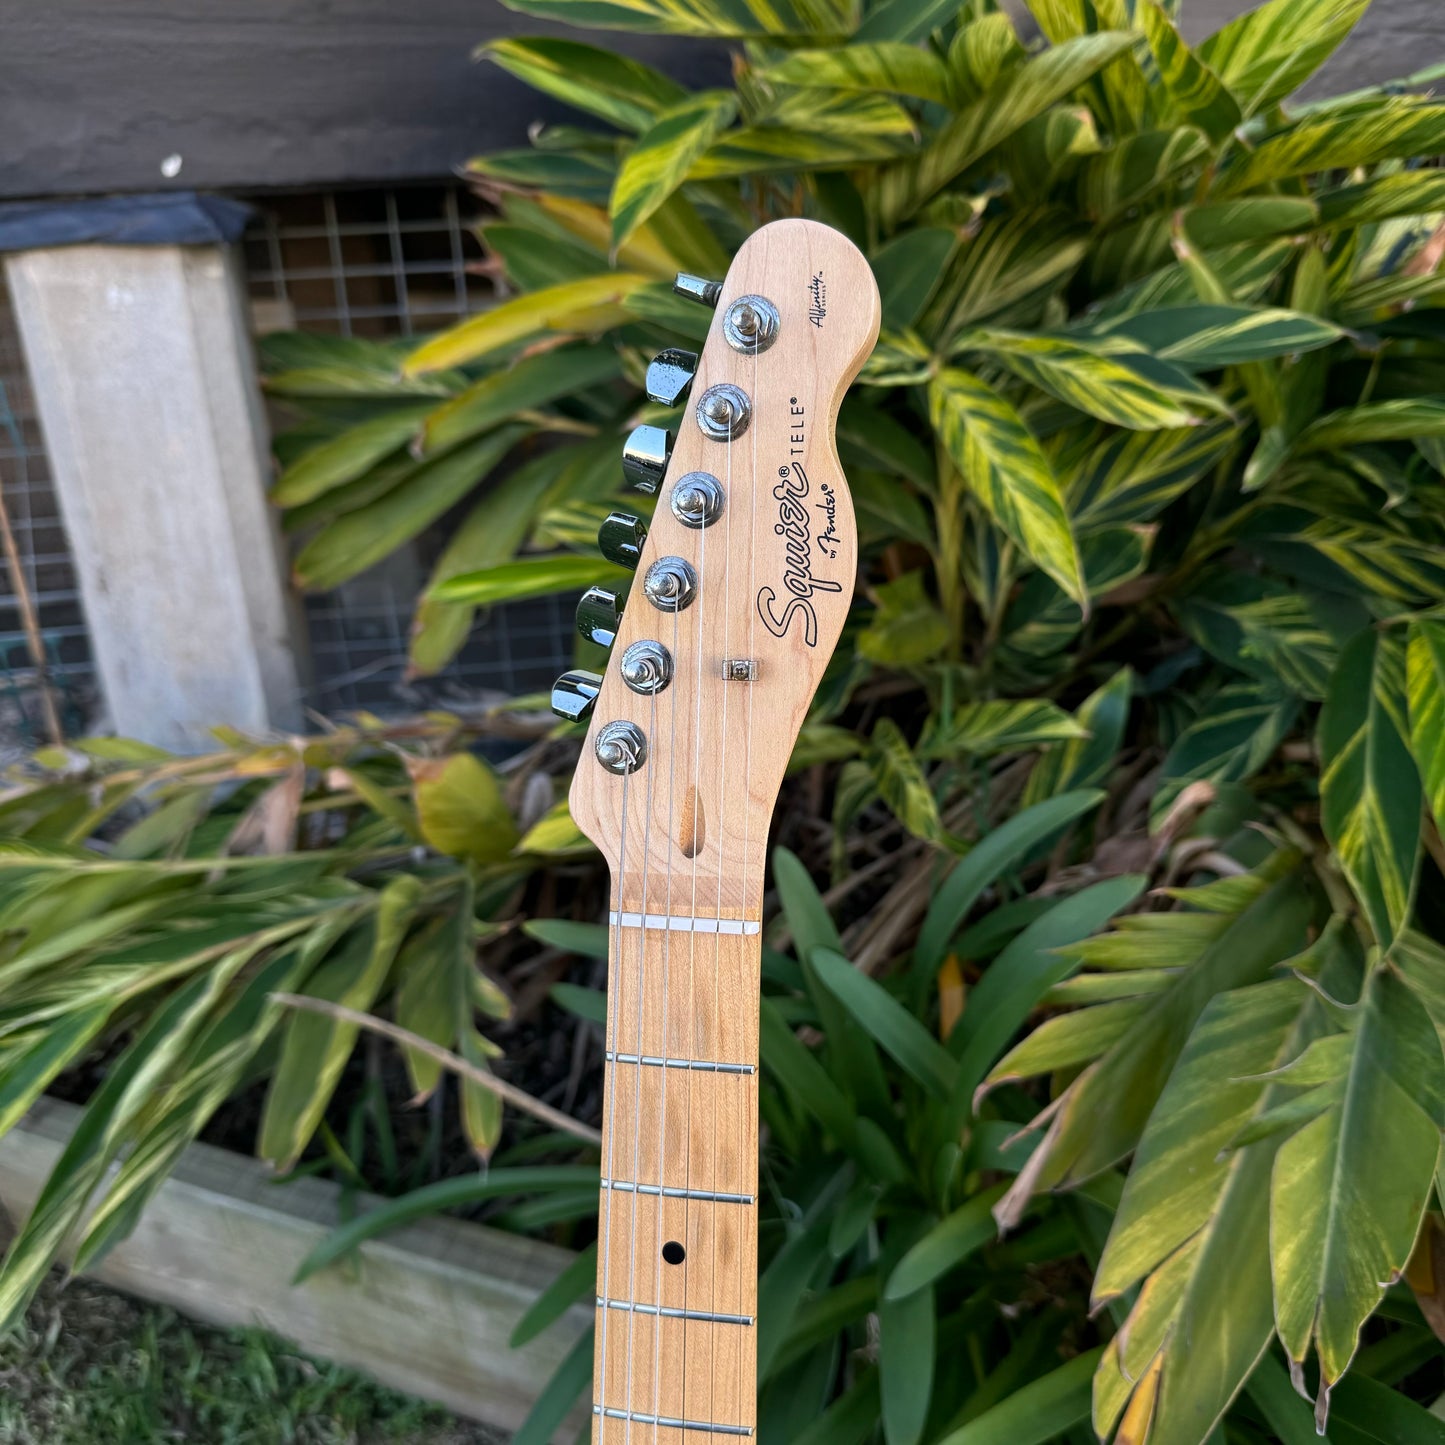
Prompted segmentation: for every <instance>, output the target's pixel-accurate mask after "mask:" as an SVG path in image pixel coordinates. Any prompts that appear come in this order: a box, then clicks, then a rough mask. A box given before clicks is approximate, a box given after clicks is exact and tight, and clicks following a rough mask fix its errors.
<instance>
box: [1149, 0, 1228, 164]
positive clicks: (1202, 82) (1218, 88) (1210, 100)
mask: <svg viewBox="0 0 1445 1445" xmlns="http://www.w3.org/2000/svg"><path fill="white" fill-rule="evenodd" d="M1136 13H1137V16H1138V19H1139V23H1140V26H1141V28H1142V29H1143V31H1144V34H1145V35H1146V36H1148V38H1149V49H1150V50H1151V51H1153V53H1154V63H1155V64H1156V65H1157V66H1158V67H1159V78H1160V79H1161V80H1162V81H1163V82H1164V88H1165V89H1166V90H1167V91H1168V92H1169V94H1170V97H1171V98H1172V99H1173V101H1174V108H1175V110H1176V111H1177V112H1178V114H1179V115H1180V116H1181V117H1182V118H1183V119H1184V120H1187V121H1190V122H1191V123H1192V124H1194V125H1197V126H1198V127H1199V129H1200V130H1202V131H1203V132H1204V133H1205V135H1207V136H1208V137H1209V138H1210V140H1212V141H1215V142H1219V141H1222V140H1223V139H1224V138H1225V137H1226V136H1227V135H1229V133H1230V132H1231V131H1232V130H1233V129H1234V128H1235V126H1237V125H1238V124H1239V123H1240V121H1241V120H1242V119H1243V116H1242V115H1241V113H1240V109H1239V105H1238V103H1237V102H1236V101H1235V99H1234V97H1233V96H1232V95H1230V93H1229V92H1228V91H1227V90H1226V89H1225V88H1224V85H1223V84H1222V82H1221V81H1220V79H1219V77H1218V76H1217V75H1216V74H1215V73H1214V72H1213V71H1212V70H1211V69H1210V68H1209V67H1208V66H1207V65H1206V64H1205V63H1204V62H1203V61H1202V60H1201V59H1200V58H1199V57H1198V56H1197V55H1195V54H1194V52H1193V51H1192V50H1190V48H1189V47H1188V45H1186V44H1185V43H1184V37H1183V36H1182V35H1180V33H1179V32H1178V30H1176V29H1175V28H1174V23H1173V21H1171V20H1170V18H1169V16H1168V15H1167V14H1165V12H1164V10H1163V8H1162V7H1161V6H1159V5H1158V4H1156V3H1155V0H1140V4H1139V8H1138V10H1137V12H1136Z"/></svg>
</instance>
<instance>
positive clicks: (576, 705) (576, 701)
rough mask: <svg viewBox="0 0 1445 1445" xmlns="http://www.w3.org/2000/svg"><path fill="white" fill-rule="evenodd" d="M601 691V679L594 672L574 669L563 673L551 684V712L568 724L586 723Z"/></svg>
mask: <svg viewBox="0 0 1445 1445" xmlns="http://www.w3.org/2000/svg"><path fill="white" fill-rule="evenodd" d="M601 691H602V679H601V677H599V676H598V675H597V673H595V672H583V671H582V670H581V669H576V670H574V671H572V672H564V673H563V674H562V676H561V677H559V678H558V679H557V681H556V682H554V683H553V684H552V711H553V712H554V713H556V714H557V716H558V717H560V718H566V719H567V721H568V722H586V721H587V719H588V718H589V717H591V716H592V709H593V708H594V707H595V706H596V704H597V694H598V693H599V692H601Z"/></svg>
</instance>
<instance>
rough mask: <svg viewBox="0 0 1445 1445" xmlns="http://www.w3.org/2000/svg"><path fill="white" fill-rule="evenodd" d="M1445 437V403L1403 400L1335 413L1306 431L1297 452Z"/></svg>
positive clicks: (1329, 414)
mask: <svg viewBox="0 0 1445 1445" xmlns="http://www.w3.org/2000/svg"><path fill="white" fill-rule="evenodd" d="M1438 436H1445V401H1434V400H1432V399H1431V398H1429V397H1402V398H1401V399H1400V400H1398V401H1376V402H1369V403H1367V404H1366V405H1364V406H1355V407H1349V408H1347V409H1345V410H1342V411H1332V412H1330V413H1328V415H1326V416H1322V417H1321V418H1320V419H1319V420H1318V421H1317V422H1314V423H1313V424H1312V425H1310V426H1309V427H1307V428H1306V429H1305V431H1304V432H1303V434H1302V435H1301V436H1300V439H1299V441H1298V443H1297V444H1296V450H1297V451H1298V452H1300V453H1306V452H1333V451H1336V450H1338V449H1339V448H1340V447H1351V446H1359V445H1360V444H1361V443H1366V442H1393V441H1409V440H1413V439H1415V438H1416V437H1438Z"/></svg>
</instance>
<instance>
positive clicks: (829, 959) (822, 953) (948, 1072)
mask: <svg viewBox="0 0 1445 1445" xmlns="http://www.w3.org/2000/svg"><path fill="white" fill-rule="evenodd" d="M811 957H812V962H813V967H814V968H815V969H817V971H818V977H819V978H820V979H821V980H822V982H823V984H824V985H825V986H826V987H827V988H828V989H829V990H830V991H831V992H832V993H833V995H834V996H835V997H836V998H837V999H838V1000H839V1001H840V1002H841V1003H842V1004H843V1006H844V1007H845V1008H846V1009H847V1010H848V1012H849V1013H850V1014H852V1016H853V1018H854V1020H855V1021H856V1022H857V1023H858V1024H859V1025H860V1026H861V1027H862V1028H863V1029H864V1030H866V1031H867V1032H868V1033H869V1034H871V1035H872V1036H873V1038H874V1039H875V1040H876V1041H877V1042H878V1045H879V1047H880V1048H882V1049H883V1051H884V1052H885V1053H887V1054H888V1055H889V1056H890V1057H891V1058H892V1059H893V1060H894V1062H895V1063H897V1064H898V1066H899V1067H900V1068H902V1069H903V1070H904V1072H905V1073H907V1074H908V1075H909V1076H910V1077H911V1078H912V1079H914V1080H915V1081H916V1082H917V1083H919V1084H920V1085H922V1087H923V1088H925V1089H927V1090H928V1092H929V1093H931V1094H932V1095H933V1096H934V1097H935V1098H938V1099H947V1098H948V1097H949V1096H950V1095H951V1094H952V1092H953V1088H954V1083H955V1081H956V1078H957V1075H958V1065H957V1064H956V1063H955V1062H954V1059H953V1057H952V1056H951V1055H950V1054H949V1052H948V1050H947V1049H945V1048H944V1047H943V1045H942V1044H940V1043H939V1042H938V1040H937V1039H935V1038H934V1037H933V1035H932V1034H931V1033H929V1031H928V1030H927V1029H926V1028H924V1026H923V1025H922V1024H921V1023H919V1022H918V1020H917V1019H916V1018H914V1017H913V1015H912V1014H911V1013H909V1012H908V1010H907V1009H906V1008H904V1007H903V1005H902V1004H901V1003H899V1002H898V1000H897V999H895V998H894V997H893V995H892V994H891V993H889V992H888V990H887V989H885V988H883V987H882V985H880V984H877V983H875V982H874V981H873V980H872V979H871V978H869V977H868V976H867V974H865V973H860V972H859V970H858V969H856V968H854V967H853V965H852V964H851V963H849V962H848V960H847V959H846V958H844V957H843V955H842V954H840V953H836V952H834V951H833V950H832V949H831V948H815V949H814V950H813V952H812V955H811Z"/></svg>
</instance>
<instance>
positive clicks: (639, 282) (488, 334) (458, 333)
mask: <svg viewBox="0 0 1445 1445" xmlns="http://www.w3.org/2000/svg"><path fill="white" fill-rule="evenodd" d="M651 283H652V277H650V276H644V275H641V274H638V273H633V272H627V271H613V272H608V273H607V274H605V275H602V276H584V277H582V278H581V279H580V280H577V281H568V282H566V283H565V284H563V285H561V286H549V287H547V288H546V289H545V290H543V291H532V292H529V293H528V294H527V295H525V296H518V297H515V298H514V299H513V300H511V301H504V302H502V304H501V305H500V306H494V307H492V308H491V309H490V310H488V311H483V312H481V313H479V314H478V315H476V316H471V317H468V318H467V320H465V321H463V322H460V323H459V324H458V325H456V326H453V327H452V328H451V329H450V330H449V331H443V332H442V334H441V335H440V336H437V337H433V338H432V339H431V340H430V341H425V342H423V343H422V344H421V345H420V346H419V347H417V349H416V350H415V351H413V352H412V354H411V355H410V356H409V357H408V358H407V360H406V364H405V366H403V368H402V371H403V373H404V375H406V376H417V375H420V374H422V373H424V372H429V371H438V370H442V369H444V368H446V367H451V366H462V365H465V364H466V363H467V362H469V361H479V360H480V359H481V358H482V357H484V356H490V355H492V354H493V353H495V352H497V351H500V350H502V348H503V347H507V346H511V345H512V344H513V343H515V342H518V341H525V340H526V339H527V338H528V337H530V336H536V335H537V334H538V333H539V332H562V333H569V332H570V333H572V334H574V335H589V334H591V333H594V332H598V331H605V330H607V328H608V327H610V326H614V325H616V324H617V323H618V322H620V321H623V320H625V319H626V315H627V313H626V311H625V310H624V307H623V303H624V302H626V301H627V300H628V298H629V297H631V296H634V295H636V294H637V293H638V292H639V291H640V290H642V288H643V287H645V286H648V285H650V284H651Z"/></svg>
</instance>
